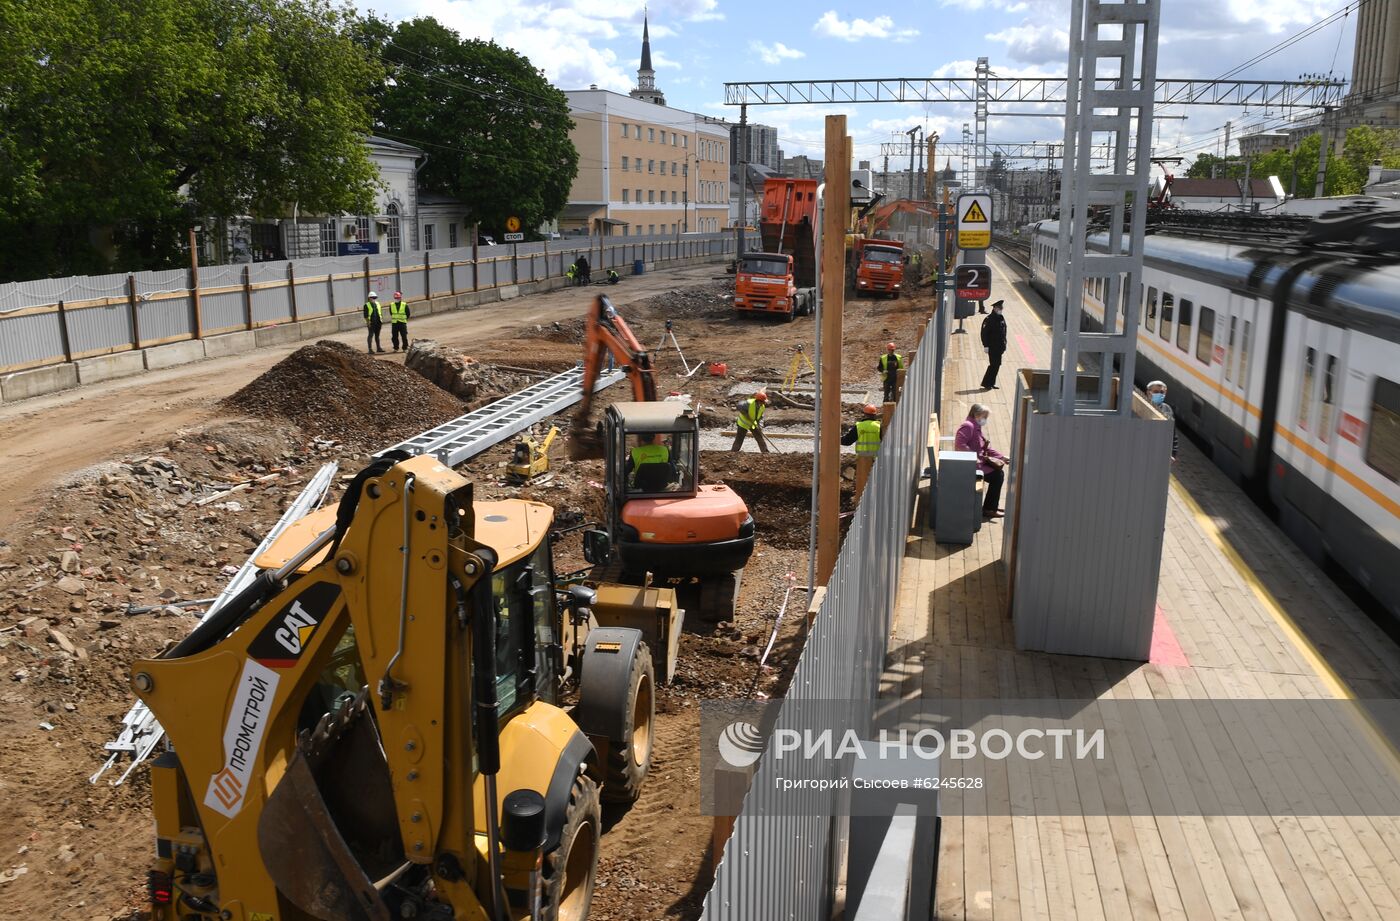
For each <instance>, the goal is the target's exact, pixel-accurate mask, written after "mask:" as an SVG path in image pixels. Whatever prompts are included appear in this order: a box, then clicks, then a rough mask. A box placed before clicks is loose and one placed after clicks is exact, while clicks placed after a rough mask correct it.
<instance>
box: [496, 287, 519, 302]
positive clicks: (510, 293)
mask: <svg viewBox="0 0 1400 921" xmlns="http://www.w3.org/2000/svg"><path fill="white" fill-rule="evenodd" d="M496 293H497V294H499V295H500V298H501V300H503V301H508V300H511V299H512V298H517V297H519V296H520V286H519V285H502V286H501V287H499V288H497V289H496Z"/></svg>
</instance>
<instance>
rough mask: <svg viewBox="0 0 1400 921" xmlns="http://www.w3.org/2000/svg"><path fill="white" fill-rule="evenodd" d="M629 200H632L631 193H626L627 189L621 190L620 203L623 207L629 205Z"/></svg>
mask: <svg viewBox="0 0 1400 921" xmlns="http://www.w3.org/2000/svg"><path fill="white" fill-rule="evenodd" d="M631 198H632V193H631V192H630V191H628V190H627V189H623V190H622V203H623V204H624V205H625V204H629V203H630V202H631Z"/></svg>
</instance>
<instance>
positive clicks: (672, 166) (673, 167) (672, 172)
mask: <svg viewBox="0 0 1400 921" xmlns="http://www.w3.org/2000/svg"><path fill="white" fill-rule="evenodd" d="M671 175H672V176H674V175H676V161H675V160H672V161H671Z"/></svg>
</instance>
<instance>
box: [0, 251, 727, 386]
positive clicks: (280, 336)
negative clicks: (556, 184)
mask: <svg viewBox="0 0 1400 921" xmlns="http://www.w3.org/2000/svg"><path fill="white" fill-rule="evenodd" d="M731 258H732V257H731V256H730V255H729V254H727V253H721V254H716V255H712V256H708V255H707V256H692V257H687V258H683V259H673V260H669V261H667V262H666V263H665V266H666V267H667V268H684V267H686V266H690V265H700V264H704V263H715V262H726V261H728V260H729V259H731ZM652 270H653V264H651V263H648V264H647V266H646V271H647V272H651V271H652ZM620 271H621V273H622V274H631V269H630V267H629V268H627V269H623V270H620ZM566 284H567V279H565V278H561V277H557V276H556V277H551V278H542V279H540V280H538V281H532V282H522V283H520V284H513V285H501V286H499V287H495V288H485V289H483V290H481V291H468V292H464V293H458V294H445V295H442V296H439V297H433V298H431V299H429V300H420V301H415V302H412V306H413V314H414V317H415V318H420V319H421V318H422V317H427V316H432V315H433V314H436V313H446V312H449V311H453V310H470V309H471V308H473V307H479V306H481V305H482V304H495V303H499V302H501V301H505V300H511V299H514V298H517V297H525V296H528V295H531V294H539V293H541V292H545V291H553V290H555V289H557V288H563V287H565V286H566ZM606 287H607V286H603V288H604V289H606ZM363 328H364V318H363V316H362V315H361V313H360V310H359V309H358V307H357V308H356V309H353V310H350V311H342V312H340V313H337V314H335V315H330V316H319V317H313V318H311V319H309V320H301V321H299V322H296V323H279V324H277V325H275V326H262V327H259V328H257V329H253V330H241V331H238V332H232V333H221V334H219V335H215V336H208V337H206V338H204V339H186V340H183V341H180V342H171V343H166V344H164V345H156V346H150V347H148V348H144V349H128V350H126V351H123V352H114V353H112V354H110V355H99V356H97V357H95V358H84V359H80V360H78V361H73V362H62V363H59V364H53V365H45V366H43V367H40V368H31V369H28V370H24V371H16V372H14V373H12V374H4V375H0V403H13V402H16V401H18V400H27V399H30V398H31V397H37V396H43V395H44V394H49V393H57V392H58V391H60V390H69V389H71V388H74V387H79V386H85V385H88V384H96V383H99V382H101V381H107V380H113V379H115V378H119V377H127V376H130V375H134V374H140V373H143V372H147V371H156V370H160V369H162V368H170V367H175V366H176V365H182V364H188V363H190V362H194V361H201V360H203V359H206V358H226V357H228V356H230V355H241V354H243V353H244V352H251V351H253V350H254V349H260V348H268V347H270V346H278V345H289V344H291V343H294V342H301V341H304V340H308V339H322V338H324V337H326V336H333V335H335V334H336V333H338V332H353V331H355V330H359V329H363ZM388 334H389V331H388V330H387V329H386V330H385V331H384V335H386V336H387V335H388Z"/></svg>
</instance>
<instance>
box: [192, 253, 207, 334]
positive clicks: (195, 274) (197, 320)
mask: <svg viewBox="0 0 1400 921" xmlns="http://www.w3.org/2000/svg"><path fill="white" fill-rule="evenodd" d="M190 300H191V301H193V303H194V317H193V321H194V322H193V324H192V325H193V328H194V337H195V338H196V339H203V338H204V316H203V308H202V305H201V303H200V300H199V247H198V245H197V243H196V240H195V236H194V228H193V227H191V228H190Z"/></svg>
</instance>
